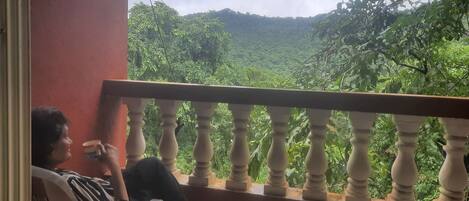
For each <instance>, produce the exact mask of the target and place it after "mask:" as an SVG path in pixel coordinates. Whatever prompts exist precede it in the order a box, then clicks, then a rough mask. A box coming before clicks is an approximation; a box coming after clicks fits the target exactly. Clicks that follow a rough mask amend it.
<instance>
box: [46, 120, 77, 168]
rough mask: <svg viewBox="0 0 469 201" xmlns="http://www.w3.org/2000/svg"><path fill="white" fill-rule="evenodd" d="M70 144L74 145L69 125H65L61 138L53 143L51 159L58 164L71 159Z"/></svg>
mask: <svg viewBox="0 0 469 201" xmlns="http://www.w3.org/2000/svg"><path fill="white" fill-rule="evenodd" d="M70 145H72V139H70V137H69V136H68V126H67V125H65V126H64V128H63V132H62V134H61V135H60V138H59V140H58V141H57V142H56V143H54V144H52V148H53V151H52V153H51V154H50V156H49V161H51V162H52V163H53V164H55V165H58V164H60V163H63V162H65V161H66V160H68V159H70V158H71V157H72V153H71V152H70Z"/></svg>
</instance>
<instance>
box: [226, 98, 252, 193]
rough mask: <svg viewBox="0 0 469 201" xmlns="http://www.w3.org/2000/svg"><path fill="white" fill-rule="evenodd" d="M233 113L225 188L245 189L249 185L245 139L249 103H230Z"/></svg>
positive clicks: (249, 108) (247, 146)
mask: <svg viewBox="0 0 469 201" xmlns="http://www.w3.org/2000/svg"><path fill="white" fill-rule="evenodd" d="M228 107H229V109H230V111H231V113H232V114H233V122H234V129H233V138H234V139H233V145H232V147H231V152H230V159H231V164H232V166H231V174H230V178H229V179H228V180H227V181H226V188H227V189H230V190H238V191H246V190H248V189H249V188H250V186H251V178H250V177H249V176H248V163H249V145H248V140H247V125H248V122H249V115H250V113H251V109H252V106H251V105H238V104H230V105H229V106H228Z"/></svg>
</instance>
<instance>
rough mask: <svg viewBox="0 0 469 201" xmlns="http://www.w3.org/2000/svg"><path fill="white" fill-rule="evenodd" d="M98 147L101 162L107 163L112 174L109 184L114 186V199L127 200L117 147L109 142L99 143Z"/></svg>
mask: <svg viewBox="0 0 469 201" xmlns="http://www.w3.org/2000/svg"><path fill="white" fill-rule="evenodd" d="M100 148H101V152H102V157H101V159H102V162H104V164H105V165H107V167H108V168H109V170H110V171H111V174H112V176H111V184H112V186H113V188H114V198H115V199H116V200H129V196H128V195H127V189H126V187H125V183H124V177H123V176H122V172H121V169H120V166H119V153H118V151H117V148H116V147H114V146H112V145H110V144H105V145H102V144H100Z"/></svg>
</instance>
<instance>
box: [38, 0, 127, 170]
mask: <svg viewBox="0 0 469 201" xmlns="http://www.w3.org/2000/svg"><path fill="white" fill-rule="evenodd" d="M31 49H32V50H31V62H32V66H31V71H32V72H31V82H32V83H31V84H32V94H31V98H32V106H33V107H34V106H39V105H53V106H57V107H58V108H59V109H61V110H62V111H64V113H65V114H66V115H67V116H68V118H69V119H70V121H71V124H70V126H69V127H70V135H71V137H72V139H73V145H72V154H73V157H72V159H71V160H70V161H68V162H66V163H65V164H64V165H63V166H62V167H64V168H69V169H73V170H76V171H78V172H80V173H83V174H89V175H99V172H100V171H99V168H96V163H95V162H93V161H89V160H87V159H86V158H85V157H84V156H83V154H82V149H81V144H82V143H83V142H84V141H86V140H89V139H96V138H101V139H103V140H105V141H109V142H112V143H113V144H115V145H117V146H118V147H119V148H120V150H121V151H120V153H121V162H122V163H123V161H124V160H123V159H124V157H125V153H124V143H125V141H124V138H125V130H126V120H127V119H126V112H127V111H126V109H125V108H124V107H123V106H122V105H121V104H119V103H118V102H112V100H111V101H105V100H104V98H103V97H101V85H102V81H103V80H104V79H126V78H127V0H31Z"/></svg>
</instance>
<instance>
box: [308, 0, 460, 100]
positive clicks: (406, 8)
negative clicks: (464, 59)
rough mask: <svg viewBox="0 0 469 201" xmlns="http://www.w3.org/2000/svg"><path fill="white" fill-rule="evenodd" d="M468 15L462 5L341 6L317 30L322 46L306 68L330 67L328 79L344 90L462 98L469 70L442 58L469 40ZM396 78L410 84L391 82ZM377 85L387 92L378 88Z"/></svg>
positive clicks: (373, 0)
mask: <svg viewBox="0 0 469 201" xmlns="http://www.w3.org/2000/svg"><path fill="white" fill-rule="evenodd" d="M468 10H469V2H468V1H464V0H437V1H431V2H430V3H415V2H414V1H410V0H391V1H388V0H349V1H347V2H346V3H339V4H338V5H337V9H336V10H334V11H332V12H331V13H329V14H327V15H326V16H325V17H324V19H322V20H320V21H319V23H315V24H314V25H313V34H314V35H315V36H318V37H319V38H321V39H322V40H323V44H322V47H321V48H320V50H319V51H318V52H317V53H315V54H314V55H313V57H312V59H311V60H310V62H309V63H308V65H307V67H306V68H310V67H311V68H319V67H318V66H320V65H322V64H325V65H326V66H328V67H331V68H329V69H330V70H331V71H330V75H332V77H333V78H332V79H333V80H334V81H337V79H340V81H338V82H339V83H340V87H341V88H342V89H348V90H350V89H354V90H356V89H358V90H361V91H370V90H377V89H381V91H383V92H403V93H425V94H442V95H446V94H451V95H462V94H459V92H458V90H457V88H458V87H467V86H468V83H467V79H466V78H467V77H468V76H469V75H468V74H469V68H468V64H467V63H461V62H457V61H454V60H452V61H453V62H448V59H442V55H441V54H442V53H443V52H445V51H446V50H447V49H451V46H452V43H454V42H455V41H458V40H460V39H462V38H465V37H467V34H468V27H469V24H468V23H469V22H468V20H467V19H468ZM458 43H462V44H464V42H458ZM463 49H464V48H463ZM452 50H453V51H463V52H462V53H461V52H459V53H458V54H464V53H468V52H467V49H465V50H456V49H452ZM319 63H320V64H319ZM306 70H307V69H306ZM326 71H327V70H326ZM394 75H401V77H406V79H405V80H406V81H399V80H396V79H392V77H393V76H394ZM378 82H386V83H385V85H386V86H384V87H382V88H379V87H378ZM450 83H452V84H458V85H460V86H458V87H452V84H450Z"/></svg>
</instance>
